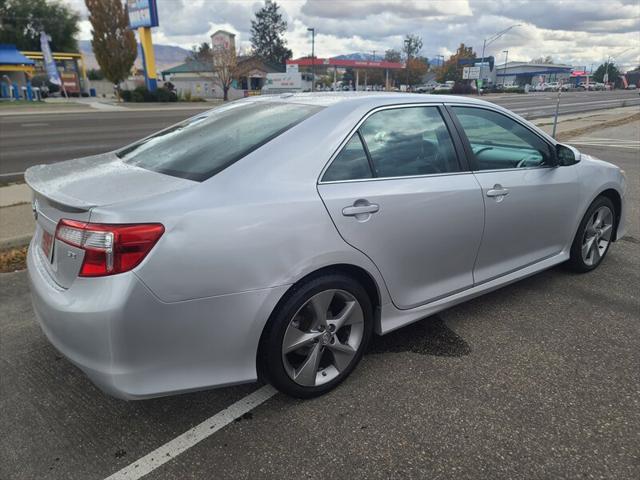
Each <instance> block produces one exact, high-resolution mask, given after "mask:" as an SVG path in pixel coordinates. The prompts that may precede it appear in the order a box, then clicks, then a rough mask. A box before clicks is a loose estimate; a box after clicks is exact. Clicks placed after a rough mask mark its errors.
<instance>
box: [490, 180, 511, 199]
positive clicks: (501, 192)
mask: <svg viewBox="0 0 640 480" xmlns="http://www.w3.org/2000/svg"><path fill="white" fill-rule="evenodd" d="M505 195H509V189H508V188H503V187H502V185H500V184H499V183H498V184H496V185H494V186H493V188H492V189H491V190H487V197H504V196H505Z"/></svg>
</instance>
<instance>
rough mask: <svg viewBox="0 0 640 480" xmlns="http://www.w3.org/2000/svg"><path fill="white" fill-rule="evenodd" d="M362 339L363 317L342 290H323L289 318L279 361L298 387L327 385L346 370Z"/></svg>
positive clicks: (355, 301)
mask: <svg viewBox="0 0 640 480" xmlns="http://www.w3.org/2000/svg"><path fill="white" fill-rule="evenodd" d="M363 336H364V314H363V311H362V306H361V305H360V303H359V302H358V300H356V298H355V297H354V296H353V295H352V294H350V293H349V292H347V291H345V290H337V289H331V290H324V291H322V292H320V293H317V294H315V295H314V296H312V297H311V298H310V299H309V300H307V301H306V302H305V303H304V304H303V305H302V307H300V309H298V311H297V312H296V314H295V315H294V316H293V318H292V319H291V321H290V322H289V325H287V329H286V331H285V334H284V338H283V341H282V361H283V363H284V367H285V370H286V372H287V374H288V375H289V377H290V378H291V379H292V380H293V381H294V382H295V383H297V384H298V385H301V386H305V387H313V386H318V385H322V384H325V383H327V382H330V381H331V380H333V379H334V378H336V377H338V376H339V375H340V373H341V372H343V371H344V370H346V369H347V368H348V367H349V365H350V364H351V362H352V360H353V359H354V357H355V356H356V353H357V352H358V349H359V347H360V345H361V343H362V339H363Z"/></svg>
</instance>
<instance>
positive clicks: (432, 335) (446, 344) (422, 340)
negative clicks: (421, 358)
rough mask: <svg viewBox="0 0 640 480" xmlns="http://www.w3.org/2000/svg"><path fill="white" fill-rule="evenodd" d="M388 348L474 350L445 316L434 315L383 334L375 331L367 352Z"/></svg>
mask: <svg viewBox="0 0 640 480" xmlns="http://www.w3.org/2000/svg"><path fill="white" fill-rule="evenodd" d="M386 352H393V353H398V352H411V353H418V354H420V355H435V356H439V357H462V356H464V355H469V353H471V347H470V346H469V344H468V343H467V342H465V340H464V339H463V338H462V337H461V336H459V335H458V334H456V333H455V332H454V331H453V330H451V329H450V328H449V327H447V325H446V323H445V322H444V320H442V318H440V317H439V316H438V315H433V316H431V317H427V318H425V319H423V320H420V321H418V322H415V323H413V324H411V325H408V326H406V327H403V328H400V329H398V330H396V331H395V332H391V333H388V334H386V335H384V336H382V337H381V336H377V335H376V336H375V337H374V338H373V339H372V340H371V344H370V345H369V348H368V350H367V353H368V354H371V353H386Z"/></svg>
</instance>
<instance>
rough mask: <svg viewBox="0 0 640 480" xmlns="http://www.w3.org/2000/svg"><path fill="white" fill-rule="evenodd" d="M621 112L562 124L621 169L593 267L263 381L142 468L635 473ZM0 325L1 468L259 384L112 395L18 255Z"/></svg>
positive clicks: (85, 474)
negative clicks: (599, 126) (255, 399)
mask: <svg viewBox="0 0 640 480" xmlns="http://www.w3.org/2000/svg"><path fill="white" fill-rule="evenodd" d="M639 129H640V124H639V123H638V122H636V123H635V124H632V125H629V126H626V127H622V128H621V127H618V128H616V129H605V130H602V131H600V132H597V133H594V134H593V135H591V136H590V137H588V138H582V139H577V140H578V141H583V142H587V141H589V140H590V141H591V143H596V142H595V140H593V139H598V142H599V144H598V145H595V146H594V145H585V146H584V147H583V150H584V151H586V152H588V153H592V154H594V155H597V156H600V157H602V158H606V159H608V160H610V161H612V162H614V163H616V164H618V165H620V166H621V167H622V168H624V169H625V170H626V172H627V176H628V179H629V194H628V202H629V205H630V207H631V209H630V212H629V215H628V220H629V221H630V222H631V224H630V228H629V235H628V236H627V237H625V238H624V239H622V240H620V241H619V242H617V243H616V244H614V245H613V247H612V248H611V250H610V252H609V254H608V256H607V258H606V259H605V261H604V263H603V264H602V265H601V266H600V267H599V268H598V269H597V270H596V271H594V272H592V273H589V274H585V275H575V274H571V273H568V272H567V271H565V270H564V269H563V268H561V267H558V268H554V269H551V270H548V271H546V272H543V273H541V274H538V275H536V276H533V277H531V278H529V279H526V280H523V281H521V282H519V283H516V284H514V285H511V286H509V287H506V288H503V289H501V290H499V291H496V292H493V293H491V294H488V295H485V296H483V297H480V298H478V299H475V300H473V301H471V302H469V303H466V304H463V305H460V306H458V307H455V308H453V309H450V310H447V311H445V312H442V313H440V314H439V315H438V316H435V317H430V318H428V319H425V320H423V321H421V322H418V323H416V324H414V325H412V326H409V327H406V328H403V329H400V330H398V331H396V332H394V333H392V334H390V335H387V336H385V337H381V338H376V339H375V341H374V343H373V345H372V346H371V348H370V350H369V353H368V354H367V355H366V356H365V357H364V359H363V361H362V363H361V364H360V365H359V366H358V368H357V369H356V371H355V372H354V373H353V375H352V376H351V377H350V378H349V379H348V380H347V381H346V382H345V383H344V384H343V385H342V386H340V387H339V388H338V389H336V390H334V391H333V392H331V393H330V394H328V395H326V396H324V397H322V398H318V399H315V400H311V401H299V400H292V399H291V398H288V397H286V396H284V395H281V394H277V395H276V396H275V397H273V398H271V399H270V400H268V401H267V402H266V403H264V404H262V405H261V406H259V407H257V408H256V409H254V410H253V411H251V412H250V413H248V414H246V415H244V416H243V417H240V418H238V419H237V421H235V422H232V423H231V424H229V425H228V426H226V427H225V428H223V429H222V430H220V431H218V432H216V433H214V434H213V435H211V436H209V437H208V438H206V439H205V440H203V441H202V442H200V443H198V444H197V445H196V446H194V447H193V448H191V449H189V450H187V451H186V452H185V453H183V454H182V455H180V456H178V457H176V458H173V459H171V460H170V461H168V462H167V463H165V464H164V465H163V466H161V467H160V468H158V469H157V470H155V471H153V472H152V473H150V474H149V476H148V477H145V478H149V479H188V478H194V479H195V478H222V479H224V478H234V479H243V478H247V479H248V478H251V479H260V478H336V479H341V478H344V479H347V478H367V479H376V478H380V479H390V478H398V479H400V478H416V479H438V480H446V479H456V480H459V479H473V480H478V479H491V480H497V479H510V480H511V479H527V480H529V479H574V478H575V479H578V478H579V479H585V478H586V479H600V478H601V479H616V480H624V479H634V480H635V479H637V478H640V369H639V368H638V366H639V365H640V323H639V322H638V318H639V317H640V288H639V287H640V214H639V208H640V164H639V160H640V150H639V149H638V144H637V141H638V140H640V139H639V138H638V135H639V132H640V130H639ZM629 132H631V133H629ZM629 138H631V141H632V142H635V143H634V144H631V143H629V141H628V139H629ZM634 145H635V147H634ZM629 146H631V147H632V148H628V147H629ZM0 329H1V332H2V334H1V335H0V392H1V394H0V422H1V423H0V431H1V432H2V435H1V436H0V478H2V479H7V480H9V479H30V478H38V479H60V478H65V479H100V478H104V477H106V476H108V475H110V474H112V473H114V472H117V471H118V470H120V469H121V468H123V467H126V466H127V465H130V464H132V463H133V462H135V461H136V460H137V459H138V458H140V457H141V456H143V455H146V454H148V453H149V452H151V451H153V450H154V449H156V448H158V447H159V446H161V445H163V444H164V443H165V442H168V441H170V440H172V439H173V438H175V437H176V436H177V435H179V434H181V433H183V432H185V431H186V430H188V429H189V428H191V427H193V426H194V425H196V424H198V423H200V422H202V421H203V420H205V419H207V418H209V417H210V416H212V415H214V414H216V413H218V412H220V410H222V409H223V408H225V407H226V406H228V405H230V404H232V403H233V402H235V401H236V400H239V399H241V398H242V397H244V396H245V395H246V394H248V393H250V392H252V391H254V390H256V389H257V388H259V386H257V385H244V386H239V387H233V388H225V389H219V390H212V391H208V392H200V393H192V394H186V395H181V396H174V397H169V398H162V399H155V400H148V401H140V402H130V403H127V402H123V401H119V400H115V399H112V398H110V397H108V396H106V395H104V394H102V393H101V392H100V391H99V390H97V389H96V388H95V387H93V386H92V385H91V384H90V383H89V382H88V380H87V379H86V378H85V377H84V375H83V374H82V373H81V372H80V371H79V370H77V369H76V368H75V367H74V366H72V365H71V364H70V363H69V362H68V361H67V360H65V359H64V358H62V357H61V356H60V355H59V354H58V353H57V352H56V351H55V350H54V349H53V347H51V346H50V345H49V344H48V342H47V341H46V340H45V338H44V337H43V335H42V333H41V332H40V330H39V328H38V327H37V326H36V324H35V322H34V318H33V313H32V310H31V306H30V299H29V292H28V287H27V284H26V277H25V273H24V272H18V273H13V274H4V275H0Z"/></svg>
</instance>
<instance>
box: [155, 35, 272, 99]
mask: <svg viewBox="0 0 640 480" xmlns="http://www.w3.org/2000/svg"><path fill="white" fill-rule="evenodd" d="M211 44H212V46H213V48H214V49H215V48H225V49H232V50H235V35H234V34H233V33H230V32H225V31H224V30H218V31H217V32H216V33H214V34H213V35H211ZM213 70H214V69H213V61H212V60H207V61H197V60H188V61H186V62H185V63H183V64H181V65H176V66H175V67H172V68H168V69H167V70H163V71H162V72H161V75H162V80H163V81H164V82H171V83H172V84H173V85H174V86H175V87H176V90H177V91H178V93H182V94H183V95H184V94H186V93H187V92H189V94H190V95H192V96H194V97H202V98H222V97H223V91H222V87H221V86H220V85H219V84H218V82H217V81H216V78H215V74H214V71H213ZM279 72H284V66H281V65H273V64H271V63H269V62H265V61H264V60H262V59H260V58H258V57H254V56H251V55H239V56H238V57H237V58H236V67H235V77H236V78H235V79H234V80H233V82H232V84H231V88H230V89H229V99H231V100H233V99H236V98H242V97H245V96H248V95H257V94H259V93H260V91H261V89H262V87H263V86H264V84H265V82H266V79H267V74H269V73H279Z"/></svg>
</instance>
